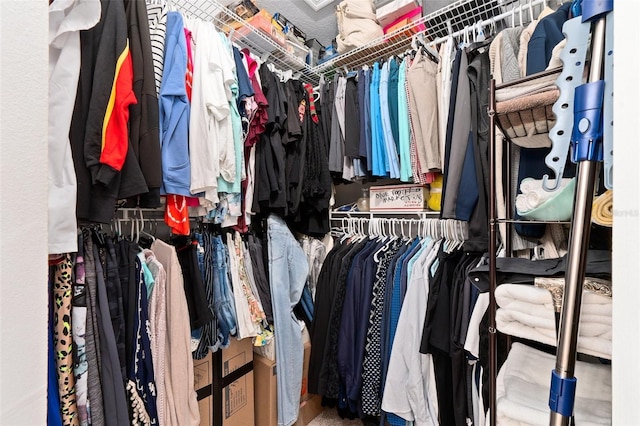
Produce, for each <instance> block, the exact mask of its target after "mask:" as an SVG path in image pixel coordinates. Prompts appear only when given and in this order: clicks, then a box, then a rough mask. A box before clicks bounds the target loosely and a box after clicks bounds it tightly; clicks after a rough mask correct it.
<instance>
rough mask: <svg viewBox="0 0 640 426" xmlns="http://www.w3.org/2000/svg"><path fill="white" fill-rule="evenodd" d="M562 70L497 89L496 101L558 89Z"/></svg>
mask: <svg viewBox="0 0 640 426" xmlns="http://www.w3.org/2000/svg"><path fill="white" fill-rule="evenodd" d="M561 71H562V70H558V72H557V73H553V74H551V75H547V76H545V77H541V78H536V79H535V80H529V81H524V82H522V83H518V84H516V85H514V86H509V87H505V88H502V89H500V88H499V89H498V90H496V102H503V101H508V100H510V99H514V98H518V97H521V96H526V95H533V94H536V93H541V92H545V91H548V90H558V86H556V80H557V79H558V76H559V75H560V72H561Z"/></svg>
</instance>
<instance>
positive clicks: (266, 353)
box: [253, 339, 276, 361]
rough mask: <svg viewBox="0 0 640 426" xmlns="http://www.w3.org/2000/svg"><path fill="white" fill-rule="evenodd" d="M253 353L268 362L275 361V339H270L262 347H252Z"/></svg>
mask: <svg viewBox="0 0 640 426" xmlns="http://www.w3.org/2000/svg"><path fill="white" fill-rule="evenodd" d="M253 353H254V354H257V355H260V356H262V357H264V358H266V359H268V360H270V361H275V360H276V341H275V339H271V340H270V341H269V342H268V343H267V344H266V345H264V346H254V347H253Z"/></svg>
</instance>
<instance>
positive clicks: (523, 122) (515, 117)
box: [497, 96, 557, 148]
mask: <svg viewBox="0 0 640 426" xmlns="http://www.w3.org/2000/svg"><path fill="white" fill-rule="evenodd" d="M555 97H557V96H555ZM507 102H511V101H507ZM505 103H506V102H502V103H500V104H499V105H502V104H505ZM497 117H498V123H499V124H500V128H502V129H504V132H505V134H506V135H507V136H508V137H509V139H510V140H511V141H512V142H513V143H514V144H516V145H518V146H522V147H524V148H543V147H549V146H551V139H549V135H548V132H549V130H550V129H551V128H552V127H553V126H554V125H555V123H556V116H555V114H554V113H553V110H552V105H547V106H539V107H536V108H534V109H524V110H520V111H513V112H503V113H500V114H498V116H497Z"/></svg>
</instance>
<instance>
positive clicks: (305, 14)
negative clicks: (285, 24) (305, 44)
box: [256, 0, 454, 46]
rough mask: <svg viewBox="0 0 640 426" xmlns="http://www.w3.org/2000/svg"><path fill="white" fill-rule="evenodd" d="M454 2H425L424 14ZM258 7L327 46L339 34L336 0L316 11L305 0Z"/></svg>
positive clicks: (265, 0)
mask: <svg viewBox="0 0 640 426" xmlns="http://www.w3.org/2000/svg"><path fill="white" fill-rule="evenodd" d="M453 1H454V0H423V1H422V3H423V9H424V13H425V14H427V13H431V12H433V11H435V10H438V9H440V8H442V7H445V6H447V5H449V4H451V3H453ZM256 3H257V5H258V6H259V7H261V8H264V9H266V10H268V11H269V12H270V13H276V12H280V13H281V14H282V15H283V16H285V17H286V18H287V19H288V20H289V21H290V22H292V23H293V24H294V25H296V26H297V27H299V28H300V29H301V30H302V31H304V32H305V33H306V34H307V37H308V38H316V39H318V41H319V42H320V43H321V44H322V45H323V46H327V45H329V44H330V43H331V40H332V39H333V38H334V37H335V36H336V35H337V34H338V25H337V23H336V16H335V6H336V5H337V4H338V3H339V1H338V0H335V1H334V2H333V3H332V4H331V5H329V6H327V7H325V8H323V9H320V10H319V11H317V12H316V11H314V10H313V9H312V8H311V7H310V6H309V5H307V3H305V2H304V1H303V0H288V1H287V0H257V1H256Z"/></svg>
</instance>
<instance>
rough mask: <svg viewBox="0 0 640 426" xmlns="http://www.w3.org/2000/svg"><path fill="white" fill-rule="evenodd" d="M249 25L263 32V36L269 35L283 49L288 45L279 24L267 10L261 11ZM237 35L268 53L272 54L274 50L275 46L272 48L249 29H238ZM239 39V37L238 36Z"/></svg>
mask: <svg viewBox="0 0 640 426" xmlns="http://www.w3.org/2000/svg"><path fill="white" fill-rule="evenodd" d="M247 23H249V24H250V25H251V26H252V27H254V28H255V29H257V30H259V31H261V32H262V33H263V34H265V35H267V36H268V37H269V38H271V39H272V40H273V41H275V42H276V43H278V44H280V45H281V46H283V47H286V45H287V38H286V37H285V35H284V33H283V32H282V29H281V28H279V26H278V24H277V22H275V21H274V20H273V18H272V16H271V15H270V14H269V12H267V11H266V10H264V9H263V10H261V11H260V13H258V14H256V15H254V16H253V17H251V18H250V19H249V20H248V21H247ZM236 33H237V34H238V36H241V37H245V38H248V39H249V41H251V42H252V43H255V44H257V45H258V46H259V47H260V48H262V49H263V50H265V51H267V52H271V51H273V50H274V47H273V46H270V45H269V43H268V42H266V41H265V40H262V38H261V37H260V36H259V35H257V34H254V33H253V32H252V31H251V30H250V29H249V28H248V27H246V26H243V27H241V28H238V29H237V31H236ZM236 37H237V36H236Z"/></svg>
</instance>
